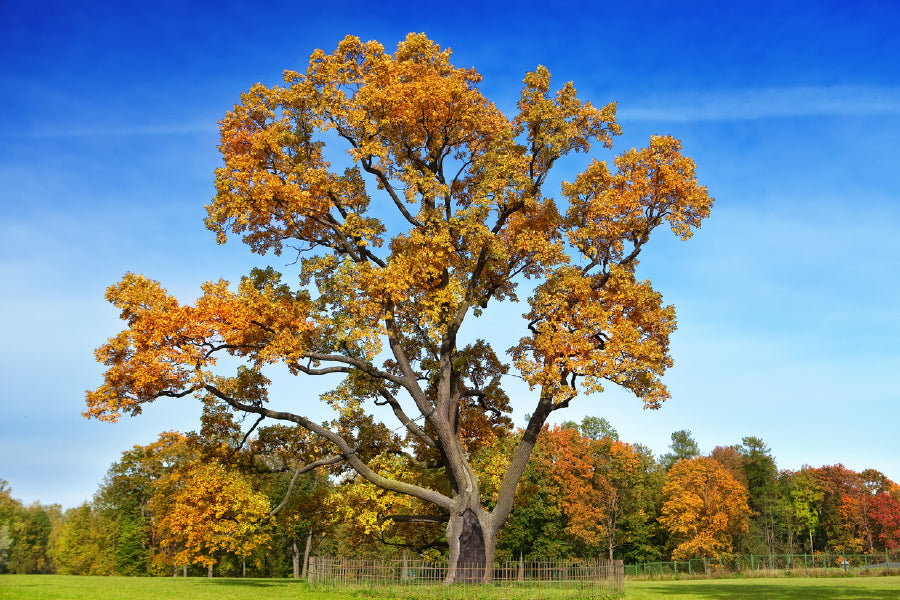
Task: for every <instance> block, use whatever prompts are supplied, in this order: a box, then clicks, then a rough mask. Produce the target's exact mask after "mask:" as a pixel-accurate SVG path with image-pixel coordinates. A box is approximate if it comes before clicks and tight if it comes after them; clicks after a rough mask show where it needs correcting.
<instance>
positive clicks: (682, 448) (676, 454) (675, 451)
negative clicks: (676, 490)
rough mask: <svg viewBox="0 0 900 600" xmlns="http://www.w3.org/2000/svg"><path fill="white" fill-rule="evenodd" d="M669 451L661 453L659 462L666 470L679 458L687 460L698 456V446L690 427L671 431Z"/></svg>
mask: <svg viewBox="0 0 900 600" xmlns="http://www.w3.org/2000/svg"><path fill="white" fill-rule="evenodd" d="M669 448H671V449H672V451H671V452H669V453H667V454H663V455H662V456H661V457H660V459H659V462H660V463H661V464H662V465H663V468H664V469H665V470H666V471H668V470H669V469H671V468H672V467H674V466H675V463H677V462H678V461H679V460H688V459H691V458H694V457H697V456H700V446H698V445H697V442H696V440H694V437H693V436H692V435H691V430H690V429H681V430H679V431H675V432H673V433H672V443H671V444H669Z"/></svg>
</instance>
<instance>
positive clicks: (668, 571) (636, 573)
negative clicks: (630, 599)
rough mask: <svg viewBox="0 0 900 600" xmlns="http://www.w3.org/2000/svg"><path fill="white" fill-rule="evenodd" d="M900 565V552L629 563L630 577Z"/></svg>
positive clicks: (806, 571) (880, 567) (757, 556)
mask: <svg viewBox="0 0 900 600" xmlns="http://www.w3.org/2000/svg"><path fill="white" fill-rule="evenodd" d="M885 568H889V569H900V552H885V553H883V554H844V553H835V552H821V553H819V552H817V553H815V554H748V555H738V556H732V557H729V558H693V559H691V560H682V561H658V562H645V563H637V564H632V565H625V575H627V576H629V577H644V576H645V577H651V578H652V577H667V576H675V575H717V574H721V573H742V572H747V571H750V572H757V571H785V572H787V571H790V572H792V573H794V574H797V575H803V574H805V573H809V572H810V571H814V570H822V569H825V570H834V571H841V570H848V571H849V570H859V569H863V570H865V569H885Z"/></svg>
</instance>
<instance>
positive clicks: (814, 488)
mask: <svg viewBox="0 0 900 600" xmlns="http://www.w3.org/2000/svg"><path fill="white" fill-rule="evenodd" d="M790 497H791V509H792V516H793V518H794V521H795V522H796V523H797V525H798V529H802V530H805V532H806V534H807V536H808V540H809V544H808V546H807V551H808V552H810V553H812V552H814V551H815V549H816V544H815V537H816V533H817V532H818V531H819V523H820V520H819V516H820V515H821V513H822V499H823V498H824V497H825V492H823V491H822V487H821V482H820V481H819V479H818V477H816V474H815V472H814V471H813V470H812V469H810V468H809V467H804V468H803V469H801V470H800V471H799V472H797V473H795V474H794V475H793V477H792V478H791V490H790Z"/></svg>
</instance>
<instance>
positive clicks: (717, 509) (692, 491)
mask: <svg viewBox="0 0 900 600" xmlns="http://www.w3.org/2000/svg"><path fill="white" fill-rule="evenodd" d="M663 496H664V498H665V502H664V503H663V506H662V514H661V515H660V517H659V521H660V523H662V525H663V526H664V527H665V528H666V529H668V530H669V533H670V534H671V535H672V539H673V541H674V542H675V543H676V544H678V545H677V546H676V548H675V550H674V552H673V553H672V556H673V557H674V558H675V560H686V559H689V558H696V557H715V558H723V557H726V556H728V555H729V554H730V553H731V550H732V547H733V540H734V536H736V535H738V534H740V533H745V532H746V531H747V528H748V519H749V517H750V507H749V506H748V505H747V498H748V494H747V489H746V488H745V487H744V486H743V485H741V484H740V483H739V482H738V481H737V480H736V479H735V478H734V476H732V474H731V473H729V472H728V469H726V468H725V467H724V466H722V465H721V464H720V463H719V462H718V461H716V460H715V459H713V458H709V457H705V456H698V457H696V458H692V459H685V460H680V461H678V462H677V463H675V466H673V467H672V468H671V469H670V470H669V473H668V476H667V477H666V483H665V486H663Z"/></svg>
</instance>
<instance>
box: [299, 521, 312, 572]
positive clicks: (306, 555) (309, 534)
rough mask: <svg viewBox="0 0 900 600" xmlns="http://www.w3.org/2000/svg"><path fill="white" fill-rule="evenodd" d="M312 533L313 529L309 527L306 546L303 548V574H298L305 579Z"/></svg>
mask: <svg viewBox="0 0 900 600" xmlns="http://www.w3.org/2000/svg"><path fill="white" fill-rule="evenodd" d="M312 535H313V530H312V529H310V530H309V533H307V534H306V548H304V549H303V574H302V575H300V578H301V579H306V574H307V572H308V568H309V549H310V547H312Z"/></svg>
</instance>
